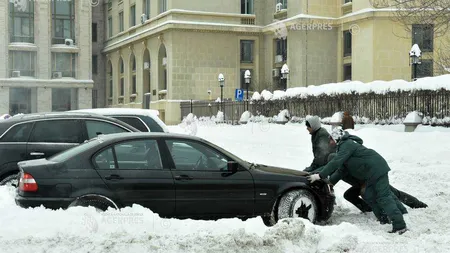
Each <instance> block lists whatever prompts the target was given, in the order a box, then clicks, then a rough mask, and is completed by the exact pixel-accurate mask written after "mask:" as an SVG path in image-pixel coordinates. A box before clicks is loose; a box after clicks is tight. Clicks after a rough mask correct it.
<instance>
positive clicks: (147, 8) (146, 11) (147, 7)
mask: <svg viewBox="0 0 450 253" xmlns="http://www.w3.org/2000/svg"><path fill="white" fill-rule="evenodd" d="M142 6H144V14H145V16H146V17H147V19H149V18H150V0H144V4H143V5H142Z"/></svg>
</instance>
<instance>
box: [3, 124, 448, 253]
mask: <svg viewBox="0 0 450 253" xmlns="http://www.w3.org/2000/svg"><path fill="white" fill-rule="evenodd" d="M182 126H183V125H182ZM325 127H326V128H327V129H328V130H330V126H325ZM169 128H170V131H171V132H180V133H184V132H185V130H184V129H183V128H182V127H181V126H171V127H169ZM196 129H197V131H196V135H197V136H200V137H203V138H205V139H207V140H209V141H212V142H215V143H217V144H219V145H222V146H223V147H225V148H226V149H228V150H230V151H231V152H234V153H236V154H238V155H240V156H241V157H242V158H244V159H247V160H249V161H254V162H259V163H266V164H270V165H277V166H282V167H288V168H293V169H299V170H302V169H303V168H305V167H306V166H308V165H309V164H310V162H311V160H312V153H311V144H310V135H309V134H308V133H307V131H306V127H305V125H304V124H290V123H288V124H286V125H279V124H269V123H252V122H249V123H248V124H246V125H242V126H226V125H216V124H209V125H201V124H199V125H198V126H196ZM449 130H450V129H446V128H432V127H424V126H419V127H418V128H417V132H413V133H404V132H402V131H403V126H402V125H397V126H374V125H364V126H360V125H357V126H356V131H355V133H356V134H357V135H358V136H360V137H361V138H362V139H363V140H364V142H365V145H367V146H368V147H371V148H374V149H375V150H377V151H379V152H380V153H381V154H382V155H383V156H384V157H385V158H386V160H387V161H388V162H389V164H390V166H391V168H392V171H391V173H390V180H391V184H392V185H393V186H395V187H397V188H398V189H400V190H403V191H406V192H408V193H410V194H412V195H414V196H416V197H418V198H419V199H420V200H422V201H424V202H426V203H427V204H428V205H429V208H427V209H410V208H408V210H409V217H410V220H411V224H410V225H412V228H411V230H410V231H409V232H407V233H405V234H403V235H396V234H395V235H392V234H388V233H387V231H388V230H390V229H391V226H390V225H380V224H379V223H378V222H376V220H375V218H374V216H373V215H372V214H360V213H359V212H358V210H357V209H356V208H355V207H353V206H351V205H350V204H349V203H348V202H346V201H345V200H344V199H343V197H342V194H343V192H344V191H345V190H346V189H347V188H348V185H347V184H346V183H344V182H339V183H338V184H337V185H336V188H335V189H336V194H337V206H336V210H335V212H334V215H333V217H332V218H331V219H330V220H329V222H328V224H325V225H312V224H311V223H309V222H308V221H305V220H290V221H291V222H290V223H280V224H278V225H276V226H275V227H272V228H267V227H265V226H264V224H263V223H262V221H261V219H260V218H254V219H250V220H247V221H245V222H243V221H240V220H238V219H223V220H219V221H216V222H214V221H192V220H174V219H160V218H159V217H158V216H157V215H155V214H153V213H152V212H151V211H149V210H148V209H144V208H142V207H140V206H134V207H133V208H127V209H124V210H122V211H121V212H118V211H108V212H106V213H97V212H95V211H94V210H93V209H92V208H74V209H69V210H67V211H63V210H59V211H50V210H45V209H42V208H36V209H33V210H31V209H30V210H26V209H22V208H19V207H17V206H16V205H15V204H14V199H13V192H8V189H6V188H5V187H0V252H2V253H9V252H30V251H33V252H58V253H60V252H71V253H74V252H108V253H113V252H367V253H370V252H408V253H411V252H450V223H449V222H448V221H449V220H450V213H449V212H448V209H449V207H450V201H449V200H450V190H449V188H450V180H449V176H448V164H449V163H450V156H449V155H448V150H450V131H449Z"/></svg>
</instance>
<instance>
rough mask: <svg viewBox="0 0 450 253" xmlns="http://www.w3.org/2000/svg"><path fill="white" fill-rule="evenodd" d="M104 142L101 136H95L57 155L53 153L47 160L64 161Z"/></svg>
mask: <svg viewBox="0 0 450 253" xmlns="http://www.w3.org/2000/svg"><path fill="white" fill-rule="evenodd" d="M102 142H103V139H102V138H101V136H99V137H95V138H92V139H90V140H88V141H86V142H84V143H82V144H80V145H78V146H75V147H73V148H69V149H67V150H64V151H62V152H60V153H58V154H56V155H53V156H51V157H49V158H47V160H48V161H52V162H63V161H66V160H67V159H69V158H71V157H74V156H77V155H79V154H81V153H83V152H84V151H86V150H88V149H90V148H92V147H94V146H95V145H97V144H99V143H102Z"/></svg>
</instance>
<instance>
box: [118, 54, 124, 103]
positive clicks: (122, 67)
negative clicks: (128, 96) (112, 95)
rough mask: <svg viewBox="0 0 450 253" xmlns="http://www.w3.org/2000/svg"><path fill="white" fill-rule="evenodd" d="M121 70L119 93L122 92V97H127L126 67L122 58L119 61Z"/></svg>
mask: <svg viewBox="0 0 450 253" xmlns="http://www.w3.org/2000/svg"><path fill="white" fill-rule="evenodd" d="M119 69H120V72H119V73H120V87H119V91H120V93H119V94H120V96H121V97H122V96H124V95H125V67H124V64H123V60H122V58H120V60H119Z"/></svg>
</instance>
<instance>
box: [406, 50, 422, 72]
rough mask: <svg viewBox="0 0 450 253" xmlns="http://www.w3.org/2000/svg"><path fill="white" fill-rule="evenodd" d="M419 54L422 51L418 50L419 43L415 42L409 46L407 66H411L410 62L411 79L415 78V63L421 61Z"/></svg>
mask: <svg viewBox="0 0 450 253" xmlns="http://www.w3.org/2000/svg"><path fill="white" fill-rule="evenodd" d="M421 54H422V52H421V51H420V48H419V45H417V44H414V45H413V46H412V47H411V51H409V58H410V61H409V66H411V64H412V65H413V66H414V72H413V81H416V80H417V64H421V63H422V62H420V58H421Z"/></svg>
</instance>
